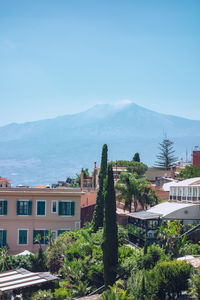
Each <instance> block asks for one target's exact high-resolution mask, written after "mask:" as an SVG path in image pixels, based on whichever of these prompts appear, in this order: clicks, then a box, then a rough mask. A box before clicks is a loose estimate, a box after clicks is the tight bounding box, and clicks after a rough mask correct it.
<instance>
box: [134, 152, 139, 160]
mask: <svg viewBox="0 0 200 300" xmlns="http://www.w3.org/2000/svg"><path fill="white" fill-rule="evenodd" d="M133 161H137V162H140V154H139V153H138V152H136V153H135V154H134V156H133Z"/></svg>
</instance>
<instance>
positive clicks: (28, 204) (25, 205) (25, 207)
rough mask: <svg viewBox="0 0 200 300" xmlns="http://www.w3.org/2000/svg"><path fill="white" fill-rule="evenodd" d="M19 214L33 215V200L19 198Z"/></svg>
mask: <svg viewBox="0 0 200 300" xmlns="http://www.w3.org/2000/svg"><path fill="white" fill-rule="evenodd" d="M17 215H21V216H30V215H32V201H29V200H18V201H17Z"/></svg>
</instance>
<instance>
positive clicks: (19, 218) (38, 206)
mask: <svg viewBox="0 0 200 300" xmlns="http://www.w3.org/2000/svg"><path fill="white" fill-rule="evenodd" d="M83 194H84V193H83V192H82V191H81V190H80V189H39V188H6V189H2V190H1V189H0V246H8V249H9V252H10V253H12V254H15V253H19V252H22V251H24V250H29V251H30V252H36V251H37V249H38V244H37V243H36V241H35V238H36V236H37V234H38V233H39V234H40V235H41V238H42V239H41V244H42V247H43V248H45V247H46V244H47V239H46V236H47V234H48V231H49V230H51V231H52V234H53V239H55V238H56V237H57V236H58V235H59V234H60V233H62V232H63V231H66V230H74V229H77V228H80V221H81V219H80V207H81V196H82V195H83Z"/></svg>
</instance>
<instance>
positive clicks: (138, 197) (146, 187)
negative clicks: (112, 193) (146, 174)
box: [115, 172, 158, 212]
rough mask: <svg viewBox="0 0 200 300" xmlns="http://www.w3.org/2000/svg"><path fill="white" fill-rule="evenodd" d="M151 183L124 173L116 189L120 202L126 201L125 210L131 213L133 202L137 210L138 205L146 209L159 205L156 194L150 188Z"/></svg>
mask: <svg viewBox="0 0 200 300" xmlns="http://www.w3.org/2000/svg"><path fill="white" fill-rule="evenodd" d="M150 185H151V184H150V182H148V181H147V180H146V179H145V178H138V177H137V176H136V175H134V174H131V173H127V172H122V173H121V174H120V178H119V180H118V182H117V183H116V185H115V187H116V189H117V191H119V192H120V193H119V194H118V195H117V198H118V199H119V200H124V201H125V204H124V208H125V209H127V208H128V209H129V212H131V207H132V202H133V203H134V209H135V211H136V210H137V206H138V203H140V205H141V206H142V207H143V209H144V208H147V207H148V206H152V205H155V204H157V203H158V197H157V195H156V192H155V191H154V190H153V189H152V188H151V187H150Z"/></svg>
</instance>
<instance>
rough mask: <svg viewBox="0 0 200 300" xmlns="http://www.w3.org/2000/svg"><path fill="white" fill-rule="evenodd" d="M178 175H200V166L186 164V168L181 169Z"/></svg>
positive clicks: (191, 176) (188, 176)
mask: <svg viewBox="0 0 200 300" xmlns="http://www.w3.org/2000/svg"><path fill="white" fill-rule="evenodd" d="M178 176H179V177H180V178H183V179H187V178H194V177H200V166H193V165H189V166H186V167H185V169H183V170H181V172H180V173H179V175H178Z"/></svg>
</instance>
